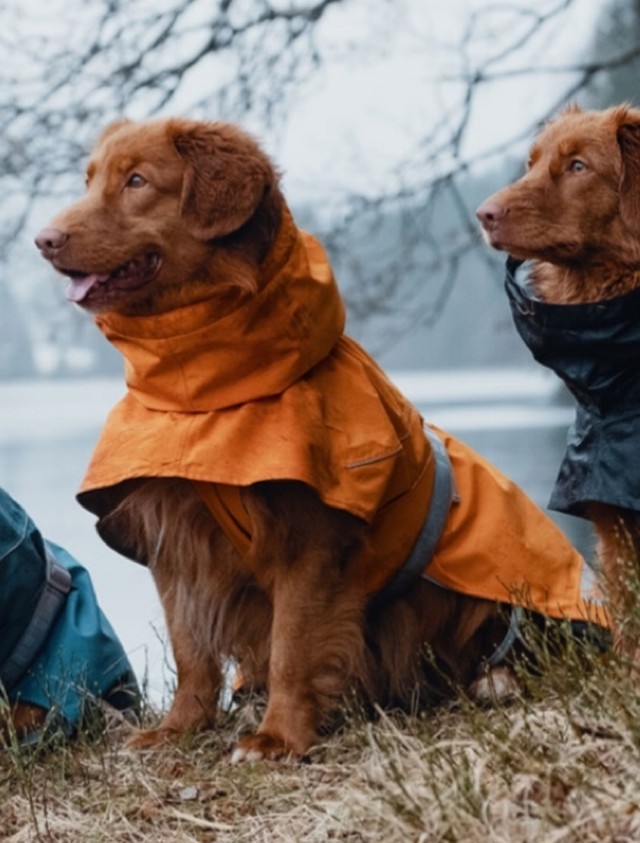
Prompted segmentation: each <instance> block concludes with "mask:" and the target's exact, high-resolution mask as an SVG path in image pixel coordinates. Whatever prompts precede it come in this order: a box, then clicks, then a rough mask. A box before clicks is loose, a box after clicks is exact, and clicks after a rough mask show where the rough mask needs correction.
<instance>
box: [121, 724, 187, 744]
mask: <svg viewBox="0 0 640 843" xmlns="http://www.w3.org/2000/svg"><path fill="white" fill-rule="evenodd" d="M177 735H178V732H176V731H175V730H174V729H162V728H158V729H139V730H138V731H137V732H136V733H135V734H134V735H132V736H131V737H130V738H128V739H127V741H126V743H125V746H126V747H127V749H157V748H158V747H160V746H163V745H165V744H168V743H170V742H171V741H172V740H175V738H176V736H177Z"/></svg>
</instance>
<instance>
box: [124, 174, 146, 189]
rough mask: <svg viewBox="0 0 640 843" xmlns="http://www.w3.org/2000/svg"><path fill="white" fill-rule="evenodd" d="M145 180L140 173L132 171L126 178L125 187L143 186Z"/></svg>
mask: <svg viewBox="0 0 640 843" xmlns="http://www.w3.org/2000/svg"><path fill="white" fill-rule="evenodd" d="M145 184H147V180H146V179H145V177H144V176H141V175H140V173H132V174H131V175H130V176H129V178H128V179H127V187H144V186H145Z"/></svg>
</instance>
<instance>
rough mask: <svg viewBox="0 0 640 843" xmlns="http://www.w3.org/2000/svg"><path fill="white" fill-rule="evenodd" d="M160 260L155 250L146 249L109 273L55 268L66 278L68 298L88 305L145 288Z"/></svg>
mask: <svg viewBox="0 0 640 843" xmlns="http://www.w3.org/2000/svg"><path fill="white" fill-rule="evenodd" d="M161 263H162V261H161V258H160V255H159V254H158V253H157V252H148V253H147V254H144V255H141V256H140V257H137V258H133V259H132V260H130V261H127V262H126V263H123V264H121V265H120V266H118V267H116V269H114V270H112V271H111V272H85V271H83V270H81V269H68V268H66V267H62V266H56V269H57V270H58V272H60V273H61V274H62V275H66V277H67V279H68V281H69V283H68V285H67V290H66V297H67V301H70V302H74V303H75V304H84V305H88V304H92V303H98V302H102V301H107V300H109V299H111V298H116V297H117V296H118V295H120V294H122V293H127V292H129V291H130V290H138V289H140V287H145V286H146V285H147V284H149V283H150V282H151V281H153V279H154V278H155V276H156V275H157V274H158V270H159V269H160V265H161Z"/></svg>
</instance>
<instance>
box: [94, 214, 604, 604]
mask: <svg viewBox="0 0 640 843" xmlns="http://www.w3.org/2000/svg"><path fill="white" fill-rule="evenodd" d="M258 286H259V289H258V292H257V293H255V294H254V295H252V296H247V297H245V298H244V299H243V300H242V301H241V302H240V303H239V305H238V307H237V308H236V310H234V311H233V312H231V313H229V314H227V315H226V316H223V317H222V318H218V317H217V315H216V310H215V303H214V302H213V301H212V302H201V303H199V304H196V305H193V306H190V307H185V308H181V309H178V310H175V311H173V312H170V313H167V314H164V315H162V316H160V317H150V318H146V317H144V318H143V317H135V318H131V317H121V316H107V317H99V318H98V319H97V320H96V321H97V324H98V326H99V327H100V328H101V330H102V331H103V332H104V333H105V335H106V336H107V337H108V338H109V339H110V340H111V341H112V342H113V343H114V344H115V345H116V346H117V347H118V348H119V349H120V350H121V352H122V353H123V355H124V356H125V361H126V362H125V371H126V380H127V385H128V392H127V394H126V395H125V397H124V398H123V399H122V401H121V402H120V403H119V404H117V405H116V407H115V408H114V409H113V410H112V411H111V413H110V415H109V417H108V419H107V422H106V425H105V428H104V431H103V434H102V437H101V439H100V441H99V443H98V446H97V448H96V450H95V452H94V455H93V458H92V460H91V463H90V465H89V468H88V471H87V475H86V477H85V480H84V482H83V485H82V488H81V490H80V493H79V500H80V502H81V504H82V505H83V506H85V507H86V508H87V509H89V510H91V511H92V512H94V513H95V514H96V515H97V516H98V518H99V522H98V529H99V531H101V533H102V536H103V538H104V539H105V541H107V542H108V543H109V544H110V545H111V546H112V547H114V548H115V549H116V550H118V551H120V552H121V553H124V554H125V555H130V556H131V557H132V558H133V553H132V549H131V548H127V547H125V546H123V544H122V538H121V537H120V536H118V535H113V534H112V533H109V530H108V519H106V516H107V515H108V514H109V511H110V509H111V507H112V506H113V500H114V494H113V489H114V487H117V486H118V484H120V483H123V482H124V481H126V480H129V479H132V478H141V477H147V478H148V477H181V478H184V479H186V480H190V481H191V482H192V483H193V485H194V488H195V489H196V491H197V492H198V494H199V495H200V497H201V498H202V500H203V501H204V502H205V503H206V504H207V506H208V507H209V508H210V510H211V511H212V513H213V515H214V516H215V518H216V520H217V521H218V523H219V525H220V526H221V528H222V529H223V530H224V532H225V533H226V535H227V536H228V538H229V539H230V540H231V541H232V542H233V544H234V545H235V546H236V548H237V549H238V551H239V552H240V554H241V556H242V557H243V559H244V560H245V562H246V564H256V565H258V564H259V561H254V562H252V563H250V562H249V561H248V559H249V558H250V557H251V558H253V555H252V554H247V553H246V551H247V550H248V549H249V546H250V543H251V540H252V537H251V524H250V522H249V519H248V515H247V513H246V510H245V509H244V506H243V504H242V496H241V493H240V490H241V488H242V487H244V486H249V485H251V484H253V483H257V482H260V481H266V480H297V481H300V482H303V483H306V484H308V485H309V486H311V487H313V488H314V489H315V490H316V491H317V493H318V495H319V496H320V498H321V499H322V500H323V501H324V502H325V503H326V504H328V505H329V506H332V507H335V508H338V509H343V510H346V511H348V512H350V513H352V514H353V515H356V516H358V517H359V518H361V519H363V520H364V521H365V522H367V523H368V524H369V534H368V535H369V541H367V542H366V543H365V546H364V547H363V549H362V550H361V552H360V553H359V556H358V557H357V558H356V559H354V560H353V561H352V564H353V567H354V570H355V575H357V576H361V577H362V578H363V582H365V583H366V588H367V590H368V592H369V593H370V594H371V595H374V594H378V593H379V592H380V591H381V589H383V588H384V587H385V586H387V585H388V584H389V582H390V581H391V580H392V579H393V578H394V577H395V575H396V574H397V572H398V570H399V569H400V568H402V566H403V563H404V562H405V561H406V560H407V558H408V557H409V556H410V554H411V551H412V549H413V547H414V545H415V544H416V538H417V536H418V535H419V534H420V532H421V528H422V526H423V523H424V522H425V519H426V517H427V514H428V512H429V507H430V501H431V496H432V492H433V487H434V476H435V458H434V454H433V450H432V447H431V445H430V444H429V441H428V439H427V437H426V436H425V432H424V427H423V421H422V418H421V417H420V414H419V413H418V412H417V410H416V409H415V408H414V407H413V406H412V405H411V404H410V403H409V402H408V401H407V400H406V398H404V396H403V395H402V394H401V393H400V392H399V391H398V390H397V389H396V388H395V386H394V385H393V384H392V383H391V382H390V381H389V380H388V378H387V377H386V376H385V375H384V373H383V372H382V371H381V370H380V368H379V367H378V366H377V365H376V364H375V362H374V361H373V360H372V359H371V358H370V357H369V356H368V355H367V354H366V353H365V352H364V351H363V350H362V349H361V348H360V347H359V346H358V345H357V343H355V342H354V341H353V340H351V339H349V338H348V337H346V336H345V335H344V334H343V326H344V309H343V305H342V301H341V299H340V295H339V293H338V289H337V287H336V284H335V281H334V278H333V273H332V270H331V266H330V264H329V261H328V259H327V256H326V254H325V252H324V250H323V248H322V246H321V245H320V244H319V243H318V242H317V241H316V240H315V239H314V238H313V237H312V236H311V235H309V234H307V233H305V232H302V231H299V230H298V229H297V228H296V227H295V225H294V223H293V221H292V219H291V217H290V216H289V215H288V214H286V215H285V217H284V220H283V223H282V226H281V230H280V232H279V234H278V237H277V239H276V242H275V244H274V246H273V248H272V251H271V253H270V254H269V256H268V257H267V259H266V261H265V263H264V264H263V265H262V266H261V267H260V283H259V285H258ZM438 435H440V436H441V437H442V439H443V442H444V443H445V445H446V448H447V451H448V453H449V458H450V460H451V465H452V469H453V474H454V482H455V485H456V488H457V491H458V494H459V498H460V500H459V502H458V503H454V504H453V505H452V506H451V511H450V514H449V517H448V519H447V521H446V526H445V529H444V532H443V534H442V535H441V537H440V541H439V544H438V546H437V547H436V551H435V555H434V557H433V559H432V560H427V559H425V567H426V566H427V565H429V576H431V577H432V578H433V579H435V580H436V581H437V582H438V583H439V584H440V585H442V586H444V587H446V588H452V589H455V590H458V591H463V592H465V593H468V594H473V595H476V596H478V597H485V598H488V599H492V600H499V601H501V602H506V603H510V602H512V600H513V596H514V593H515V592H519V593H520V594H521V595H522V594H526V602H527V604H528V605H530V606H531V607H532V608H536V609H538V610H539V611H542V612H546V613H547V614H550V615H552V616H554V617H571V618H580V619H585V618H586V617H587V615H588V610H587V608H586V607H585V604H584V602H583V601H582V599H581V594H580V581H581V572H582V559H581V557H580V556H579V554H578V553H576V551H575V550H574V549H573V548H572V547H571V546H570V544H569V543H568V542H567V540H566V539H565V537H564V536H563V535H562V533H561V532H560V531H559V530H558V529H557V528H556V527H555V525H553V523H552V522H551V521H550V520H549V519H548V518H547V517H546V516H545V515H544V514H543V513H542V512H541V511H540V510H539V509H538V508H537V507H536V506H535V505H534V504H533V503H532V502H531V501H530V500H529V499H528V498H527V497H526V496H525V495H524V493H523V492H521V491H520V490H519V489H518V488H517V487H515V486H514V484H512V483H510V481H508V480H507V479H506V478H504V477H503V476H502V475H501V474H500V473H499V472H497V470H496V469H494V468H493V467H492V466H490V465H489V464H487V463H485V462H484V461H483V460H481V458H479V457H478V456H477V455H475V454H474V453H473V452H472V451H470V450H469V449H467V448H465V446H463V445H462V444H461V443H458V442H456V440H454V439H453V438H452V437H448V436H446V435H445V434H442V433H439V434H438ZM138 561H142V562H145V561H146V560H140V559H139V560H138Z"/></svg>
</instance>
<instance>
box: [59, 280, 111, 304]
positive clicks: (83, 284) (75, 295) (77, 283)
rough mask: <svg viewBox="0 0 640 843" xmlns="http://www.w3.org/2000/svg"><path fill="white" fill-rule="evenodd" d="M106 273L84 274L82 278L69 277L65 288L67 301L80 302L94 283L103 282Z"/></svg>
mask: <svg viewBox="0 0 640 843" xmlns="http://www.w3.org/2000/svg"><path fill="white" fill-rule="evenodd" d="M108 277H109V276H108V275H97V274H95V273H94V274H93V275H85V276H84V277H83V278H69V279H68V282H69V283H68V285H67V290H66V296H67V301H72V302H81V301H82V300H83V299H84V298H85V297H86V295H87V293H88V292H89V290H90V289H91V288H92V287H94V286H95V285H96V284H103V283H104V282H105V281H106V280H107V279H108Z"/></svg>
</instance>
